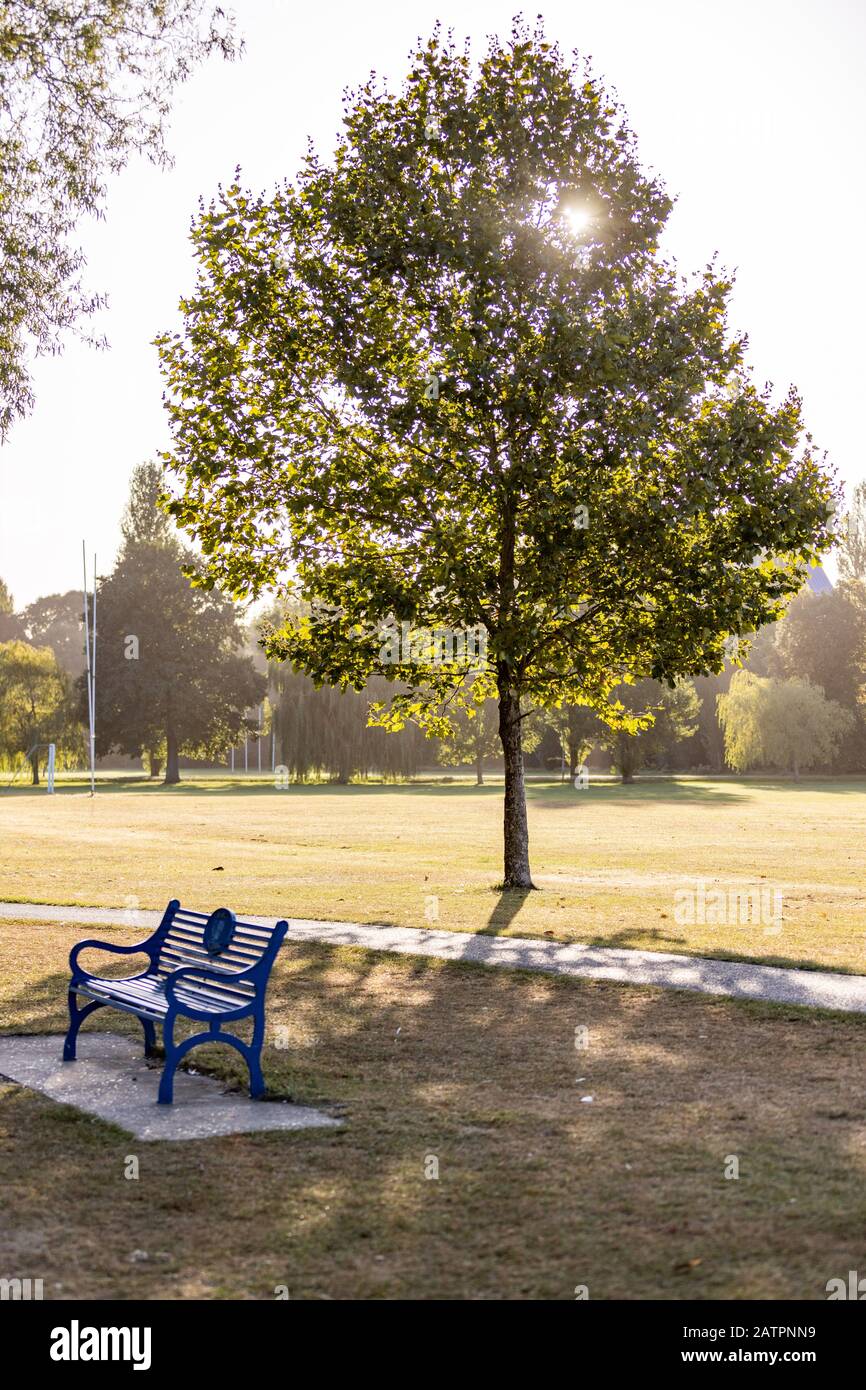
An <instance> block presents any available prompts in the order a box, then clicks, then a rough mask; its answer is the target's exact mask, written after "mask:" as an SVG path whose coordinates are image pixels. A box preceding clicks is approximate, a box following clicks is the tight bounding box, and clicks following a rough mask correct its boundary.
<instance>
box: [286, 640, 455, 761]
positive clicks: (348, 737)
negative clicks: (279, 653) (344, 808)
mask: <svg viewBox="0 0 866 1390" xmlns="http://www.w3.org/2000/svg"><path fill="white" fill-rule="evenodd" d="M270 676H271V702H272V705H273V714H272V728H273V731H274V734H275V736H276V743H277V753H278V761H279V762H280V763H281V764H282V766H284V767H286V768H288V770H289V775H290V776H291V777H293V778H294V779H295V780H296V781H299V782H303V781H306V779H307V778H309V777H312V776H317V775H322V774H324V775H326V776H331V777H335V778H336V780H337V781H338V782H339V783H341V784H343V785H345V784H346V783H347V782H350V781H351V779H352V778H353V777H357V776H361V777H366V776H369V775H370V773H373V772H378V773H381V774H382V776H383V777H385V778H386V779H388V778H401V777H412V776H414V775H415V773H416V772H417V771H418V769H419V767H420V766H421V765H422V763H423V762H424V761H427V762H430V761H432V760H433V756H434V755H433V752H432V749H431V745H430V743H429V742H428V740H427V739H426V738H425V737H424V735H423V734H422V733H421V731H420V730H419V729H417V728H416V727H415V726H414V725H407V726H406V728H404V729H403V730H402V731H401V732H400V733H399V734H389V733H388V732H387V730H385V729H382V728H379V727H370V725H369V724H368V718H369V711H370V707H371V705H372V704H374V703H376V702H377V701H380V700H382V699H384V698H385V696H386V691H387V682H386V681H385V680H384V678H382V677H379V678H374V679H372V680H371V681H370V682H369V683H368V685H367V687H366V688H365V689H364V690H339V689H338V688H337V687H336V686H332V685H324V686H321V687H319V688H318V689H317V687H316V686H315V684H314V683H313V681H312V680H311V678H310V677H309V676H307V675H304V673H303V672H302V671H296V670H295V669H294V668H293V667H291V666H288V665H282V664H279V665H277V664H274V665H272V666H271V668H270Z"/></svg>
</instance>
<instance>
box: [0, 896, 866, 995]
mask: <svg viewBox="0 0 866 1390" xmlns="http://www.w3.org/2000/svg"><path fill="white" fill-rule="evenodd" d="M160 917H161V913H159V912H149V911H139V910H133V909H130V908H116V907H51V906H45V905H44V904H41V903H0V921H2V920H3V919H5V920H6V921H18V922H50V923H52V924H54V925H56V926H59V925H69V924H74V923H81V924H82V925H83V926H84V925H86V926H115V927H117V926H121V927H122V926H127V927H142V928H145V929H147V930H150V931H152V930H153V928H154V927H155V926H156V925H157V923H158V922H159V920H160ZM249 920H250V921H251V922H262V921H264V920H265V919H264V918H261V917H251V918H249ZM267 920H269V921H272V920H273V919H272V918H270V919H267ZM286 940H287V941H292V940H294V941H324V942H327V943H328V944H329V945H332V946H363V947H365V948H367V949H368V950H372V951H394V952H396V953H397V954H399V955H405V956H436V957H438V958H439V959H441V960H456V961H471V962H473V963H474V964H477V965H491V966H504V967H506V968H510V969H515V970H541V971H544V972H545V973H547V974H549V975H573V976H577V977H580V978H585V979H591V980H617V981H620V982H622V983H623V984H631V985H658V986H661V987H662V988H666V989H690V990H696V991H698V992H699V993H701V994H724V995H728V996H730V997H731V998H733V999H764V1000H769V1001H770V1002H774V1003H777V1004H805V1005H807V1006H809V1007H812V1008H820V1009H840V1010H843V1011H844V1012H846V1013H866V975H840V974H833V973H831V972H829V971H825V970H782V969H780V968H779V967H778V966H775V965H751V964H748V963H746V962H743V961H728V960H707V959H702V958H701V957H699V956H675V955H669V954H667V953H663V952H661V951H625V950H620V949H617V948H615V947H611V946H581V945H579V944H576V943H574V942H572V943H569V944H568V945H560V944H559V943H558V942H556V941H542V940H540V939H538V938H529V937H520V936H476V935H474V934H472V933H469V932H450V931H426V930H422V929H420V928H417V927H377V926H369V925H368V926H365V925H363V924H362V923H360V922H315V921H309V920H305V919H303V918H294V919H292V918H289V932H288V936H287V937H286Z"/></svg>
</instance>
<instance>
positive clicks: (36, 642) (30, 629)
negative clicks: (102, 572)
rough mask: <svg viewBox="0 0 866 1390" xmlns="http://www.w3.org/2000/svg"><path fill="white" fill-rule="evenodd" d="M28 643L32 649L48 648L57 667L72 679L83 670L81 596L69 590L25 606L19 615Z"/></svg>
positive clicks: (82, 601) (77, 591)
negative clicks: (54, 658) (55, 659)
mask: <svg viewBox="0 0 866 1390" xmlns="http://www.w3.org/2000/svg"><path fill="white" fill-rule="evenodd" d="M21 623H22V626H23V629H24V633H25V636H26V638H27V641H28V642H30V643H32V644H33V646H34V647H50V648H51V650H52V651H53V653H54V655H55V656H56V658H57V661H58V664H59V665H60V666H62V668H63V670H64V671H66V672H67V673H68V674H69V675H71V676H78V675H80V674H81V672H82V671H83V670H84V668H85V665H86V658H85V653H84V594H83V593H82V591H81V590H80V589H70V590H68V592H67V593H65V594H48V595H47V596H45V597H44V598H38V599H36V600H34V602H33V603H30V604H28V605H27V607H26V608H25V609H23V610H22V613H21Z"/></svg>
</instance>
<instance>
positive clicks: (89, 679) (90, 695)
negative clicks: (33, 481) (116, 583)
mask: <svg viewBox="0 0 866 1390" xmlns="http://www.w3.org/2000/svg"><path fill="white" fill-rule="evenodd" d="M81 562H82V564H83V566H84V650H85V652H86V653H87V721H88V724H89V726H90V795H91V796H93V794H94V785H93V780H94V779H93V683H92V676H91V668H90V616H89V614H88V610H87V550H86V548H85V544H84V541H82V542H81Z"/></svg>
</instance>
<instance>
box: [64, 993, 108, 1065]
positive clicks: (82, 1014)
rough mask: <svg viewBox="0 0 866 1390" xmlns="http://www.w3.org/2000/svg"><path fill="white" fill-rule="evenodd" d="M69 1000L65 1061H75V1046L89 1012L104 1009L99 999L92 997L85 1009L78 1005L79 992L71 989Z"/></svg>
mask: <svg viewBox="0 0 866 1390" xmlns="http://www.w3.org/2000/svg"><path fill="white" fill-rule="evenodd" d="M68 1002H69V1030H68V1032H67V1034H66V1037H65V1039H64V1041H63V1060H64V1062H74V1061H75V1046H76V1043H77V1041H78V1030H79V1028H80V1027H81V1025H82V1023H83V1022H84V1020H85V1019H86V1018H87V1015H88V1014H92V1013H93V1011H94V1009H104V1008H105V1005H104V1004H101V1003H100V1002H99V1000H98V999H92V1000H91V1001H90V1003H89V1004H85V1006H84V1008H83V1009H79V1007H78V993H77V991H76V990H74V989H71V990H70V991H69V995H68Z"/></svg>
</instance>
